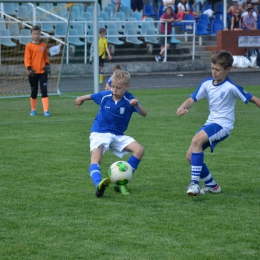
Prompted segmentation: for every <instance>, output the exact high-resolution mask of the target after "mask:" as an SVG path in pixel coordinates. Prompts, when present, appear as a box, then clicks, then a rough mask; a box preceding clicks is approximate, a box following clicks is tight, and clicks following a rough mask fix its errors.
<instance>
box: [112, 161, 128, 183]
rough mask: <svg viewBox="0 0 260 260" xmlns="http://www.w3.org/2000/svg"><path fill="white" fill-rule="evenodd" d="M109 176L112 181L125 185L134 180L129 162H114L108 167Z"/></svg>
mask: <svg viewBox="0 0 260 260" xmlns="http://www.w3.org/2000/svg"><path fill="white" fill-rule="evenodd" d="M108 177H109V178H110V181H111V182H112V183H115V184H117V185H125V184H127V183H128V182H130V181H131V180H132V177H133V169H132V167H131V165H130V164H129V163H128V162H125V161H117V162H114V163H113V164H112V165H111V166H110V167H109V169H108Z"/></svg>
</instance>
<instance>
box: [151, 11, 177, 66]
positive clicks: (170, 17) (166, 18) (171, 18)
mask: <svg viewBox="0 0 260 260" xmlns="http://www.w3.org/2000/svg"><path fill="white" fill-rule="evenodd" d="M180 20H181V19H180V18H179V17H178V16H177V15H176V14H175V13H173V10H172V7H171V6H168V7H167V9H166V11H165V13H163V14H162V16H161V18H160V21H161V26H160V28H159V34H160V36H161V37H159V44H160V45H161V50H160V53H159V55H157V56H155V60H156V61H157V62H159V61H166V60H165V57H164V51H165V47H167V49H169V48H170V42H171V34H172V23H174V22H178V21H180ZM166 24H167V32H166V33H167V46H165V37H162V36H163V35H165V27H166Z"/></svg>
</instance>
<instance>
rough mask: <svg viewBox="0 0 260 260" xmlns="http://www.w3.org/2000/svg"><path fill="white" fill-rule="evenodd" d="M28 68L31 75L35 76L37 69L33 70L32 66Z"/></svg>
mask: <svg viewBox="0 0 260 260" xmlns="http://www.w3.org/2000/svg"><path fill="white" fill-rule="evenodd" d="M27 70H28V72H29V76H31V77H35V70H33V69H32V67H28V68H27Z"/></svg>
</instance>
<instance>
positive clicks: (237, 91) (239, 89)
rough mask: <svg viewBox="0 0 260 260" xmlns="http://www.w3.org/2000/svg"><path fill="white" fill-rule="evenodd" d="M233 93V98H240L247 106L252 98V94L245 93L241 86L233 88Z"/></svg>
mask: <svg viewBox="0 0 260 260" xmlns="http://www.w3.org/2000/svg"><path fill="white" fill-rule="evenodd" d="M234 92H235V93H234V94H235V96H236V97H238V98H240V99H241V100H242V101H243V102H244V103H245V104H247V103H248V102H249V101H250V100H251V98H252V97H253V94H251V93H249V92H246V91H245V90H244V89H243V88H242V87H241V86H235V91H234Z"/></svg>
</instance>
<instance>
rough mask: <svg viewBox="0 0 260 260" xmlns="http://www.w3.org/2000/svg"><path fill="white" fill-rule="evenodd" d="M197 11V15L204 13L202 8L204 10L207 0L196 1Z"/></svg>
mask: <svg viewBox="0 0 260 260" xmlns="http://www.w3.org/2000/svg"><path fill="white" fill-rule="evenodd" d="M195 2H196V3H195V10H196V13H197V14H200V13H202V8H203V5H204V3H205V0H196V1H195Z"/></svg>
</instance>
